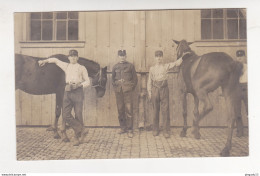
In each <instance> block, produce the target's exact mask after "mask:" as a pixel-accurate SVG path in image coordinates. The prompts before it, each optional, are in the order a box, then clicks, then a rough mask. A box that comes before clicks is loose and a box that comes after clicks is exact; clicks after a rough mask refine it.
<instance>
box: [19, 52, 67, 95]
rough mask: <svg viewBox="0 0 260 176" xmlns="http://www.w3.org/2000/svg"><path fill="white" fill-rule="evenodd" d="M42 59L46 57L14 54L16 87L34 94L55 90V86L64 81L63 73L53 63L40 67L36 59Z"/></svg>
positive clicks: (53, 91) (48, 92)
mask: <svg viewBox="0 0 260 176" xmlns="http://www.w3.org/2000/svg"><path fill="white" fill-rule="evenodd" d="M43 59H46V58H40V57H32V56H27V55H22V54H16V55H15V76H16V77H15V83H16V89H21V90H23V91H25V92H27V93H30V94H35V95H40V94H50V93H55V92H56V91H57V87H59V85H60V84H61V83H63V82H65V76H64V73H63V71H62V70H61V69H60V68H59V67H57V66H56V65H55V64H46V65H45V66H43V67H40V66H39V65H38V61H39V60H43Z"/></svg>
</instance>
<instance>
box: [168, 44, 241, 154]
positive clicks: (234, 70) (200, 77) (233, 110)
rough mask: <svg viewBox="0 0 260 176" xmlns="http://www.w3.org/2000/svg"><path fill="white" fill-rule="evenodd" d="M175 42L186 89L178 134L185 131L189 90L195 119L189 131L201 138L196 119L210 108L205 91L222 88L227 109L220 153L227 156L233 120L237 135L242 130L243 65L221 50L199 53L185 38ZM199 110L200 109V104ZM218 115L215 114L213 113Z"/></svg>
mask: <svg viewBox="0 0 260 176" xmlns="http://www.w3.org/2000/svg"><path fill="white" fill-rule="evenodd" d="M173 41H174V42H175V43H176V44H177V45H178V46H177V48H176V51H177V59H179V58H180V57H181V56H182V59H183V62H182V65H181V70H182V75H183V80H184V83H185V90H184V91H183V118H184V126H183V130H182V132H181V134H180V135H181V136H182V137H185V136H186V132H187V128H188V127H187V99H186V96H187V94H188V93H190V94H192V95H193V97H194V111H193V113H194V119H193V130H192V133H193V135H194V136H195V138H196V139H199V138H200V132H199V123H200V121H201V120H202V119H203V118H204V117H205V116H206V115H207V114H208V113H209V112H210V111H211V110H212V109H213V106H212V104H211V102H210V99H209V97H208V93H209V92H212V91H214V90H216V89H217V88H218V87H221V88H222V92H223V95H224V97H225V101H226V106H227V109H228V132H227V141H226V145H225V147H224V149H223V150H222V152H221V156H229V151H230V149H231V141H232V133H233V127H234V123H235V120H236V123H237V129H238V135H242V134H243V124H242V119H241V118H240V119H238V118H237V117H238V113H239V112H240V109H239V106H238V103H237V102H238V101H239V76H240V74H241V69H242V66H241V64H240V63H238V62H236V61H234V60H233V59H232V58H231V57H230V56H229V55H227V54H226V53H223V52H212V53H208V54H204V55H202V56H198V55H196V54H195V53H194V51H192V50H191V48H190V47H189V44H191V43H188V42H186V41H185V40H182V41H176V40H173ZM200 103H201V104H202V107H203V108H202V111H201V112H199V104H200ZM216 118H217V117H216Z"/></svg>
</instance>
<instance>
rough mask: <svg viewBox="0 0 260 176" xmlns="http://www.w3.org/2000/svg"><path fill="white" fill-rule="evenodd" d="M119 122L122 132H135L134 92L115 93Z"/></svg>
mask: <svg viewBox="0 0 260 176" xmlns="http://www.w3.org/2000/svg"><path fill="white" fill-rule="evenodd" d="M115 95H116V103H117V110H118V120H119V124H120V128H121V129H122V130H133V91H128V92H123V90H122V88H121V91H120V92H115Z"/></svg>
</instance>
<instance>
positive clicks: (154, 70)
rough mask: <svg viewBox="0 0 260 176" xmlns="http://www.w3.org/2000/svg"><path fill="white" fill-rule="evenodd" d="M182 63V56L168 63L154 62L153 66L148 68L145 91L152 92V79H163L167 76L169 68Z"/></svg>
mask: <svg viewBox="0 0 260 176" xmlns="http://www.w3.org/2000/svg"><path fill="white" fill-rule="evenodd" d="M181 63H182V58H180V59H179V60H177V61H175V62H172V63H168V64H156V65H155V66H153V67H151V68H150V71H149V77H148V82H147V91H148V93H149V95H151V92H152V81H164V80H166V79H167V78H168V71H169V69H171V68H173V67H174V66H179V65H181Z"/></svg>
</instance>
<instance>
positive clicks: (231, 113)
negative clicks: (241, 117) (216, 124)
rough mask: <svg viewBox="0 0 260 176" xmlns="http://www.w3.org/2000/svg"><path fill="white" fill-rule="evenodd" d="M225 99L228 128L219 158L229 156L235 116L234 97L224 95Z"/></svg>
mask: <svg viewBox="0 0 260 176" xmlns="http://www.w3.org/2000/svg"><path fill="white" fill-rule="evenodd" d="M225 99H226V105H227V112H228V128H227V141H226V144H225V147H224V148H223V150H222V151H221V153H220V155H221V156H229V154H230V149H231V141H232V135H233V128H234V123H235V119H236V114H235V111H236V110H235V103H236V102H235V100H234V99H235V97H234V95H227V93H226V95H225Z"/></svg>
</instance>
